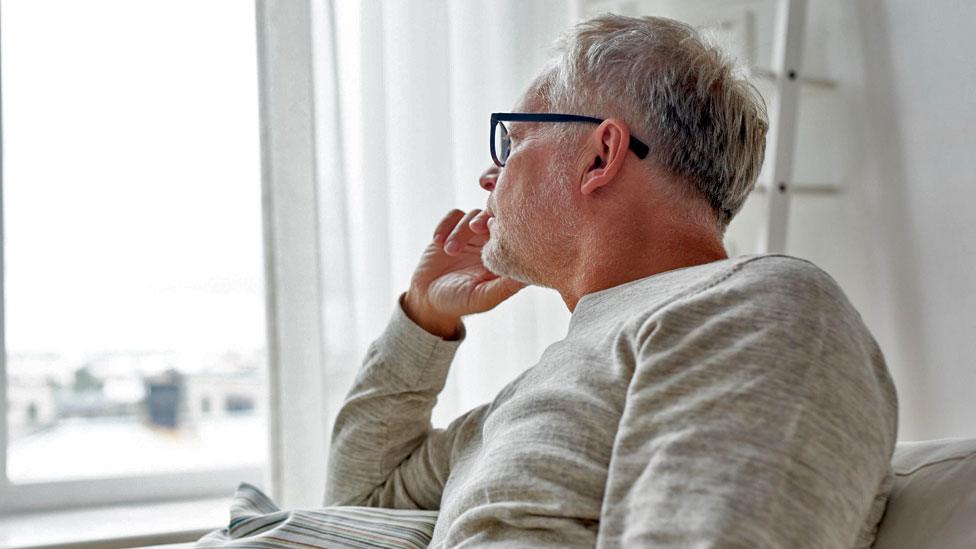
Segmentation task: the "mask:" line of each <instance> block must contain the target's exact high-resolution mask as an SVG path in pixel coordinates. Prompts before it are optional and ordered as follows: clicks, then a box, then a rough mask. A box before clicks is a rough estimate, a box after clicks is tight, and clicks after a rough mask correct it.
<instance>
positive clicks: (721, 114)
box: [535, 14, 769, 232]
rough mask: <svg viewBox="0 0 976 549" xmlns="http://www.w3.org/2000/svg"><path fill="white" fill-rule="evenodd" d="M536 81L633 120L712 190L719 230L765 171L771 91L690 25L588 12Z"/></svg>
mask: <svg viewBox="0 0 976 549" xmlns="http://www.w3.org/2000/svg"><path fill="white" fill-rule="evenodd" d="M535 85H536V88H537V90H538V92H539V94H540V97H541V99H542V100H543V102H544V103H545V104H546V106H547V107H548V108H549V109H551V110H552V111H556V112H568V113H576V114H587V115H592V116H599V117H602V118H609V117H612V116H616V117H621V118H623V119H624V120H626V121H627V122H628V124H630V125H631V131H632V133H633V134H634V136H635V137H637V138H639V139H641V140H642V141H644V142H645V143H647V144H648V145H649V146H650V148H651V151H650V154H649V158H650V159H651V161H652V162H653V163H654V164H655V165H656V166H657V167H658V168H661V169H662V170H663V171H664V173H666V174H668V175H670V176H671V177H673V178H675V179H679V180H683V181H687V182H688V183H689V184H690V189H697V191H698V192H697V193H696V192H693V191H692V192H691V193H690V194H691V195H692V196H696V198H701V197H704V198H705V199H706V201H707V202H708V204H709V205H710V206H711V210H712V212H714V215H715V220H717V222H718V223H717V226H718V229H719V232H724V231H725V228H726V227H727V226H728V223H729V221H731V220H732V218H733V217H734V216H735V215H736V214H737V213H738V212H739V210H740V209H741V208H742V205H743V203H744V202H745V200H746V197H747V196H748V195H749V192H750V191H752V189H753V187H754V186H755V183H756V179H757V178H758V177H759V170H760V168H761V167H762V162H763V154H764V152H765V148H766V130H767V128H768V127H769V123H768V120H767V117H766V106H765V103H764V101H763V99H762V96H761V95H760V94H759V92H758V90H756V88H755V86H753V85H752V84H751V83H750V82H749V81H748V79H747V78H746V77H745V75H744V74H742V73H741V71H740V69H739V68H738V67H737V66H736V65H735V62H734V61H733V60H732V59H731V58H730V57H729V56H728V55H727V54H726V53H725V52H724V51H723V50H722V49H721V48H720V47H719V46H717V45H715V44H713V43H710V42H709V41H708V40H706V38H704V37H703V36H702V34H700V33H699V32H698V31H697V30H696V29H695V28H694V27H692V26H690V25H687V24H685V23H681V22H679V21H675V20H672V19H666V18H662V17H639V18H635V17H624V16H620V15H614V14H605V15H601V16H598V17H595V18H593V19H589V20H587V21H583V22H582V23H579V24H577V25H576V26H575V27H572V28H571V29H569V30H568V31H566V32H565V33H564V34H563V35H562V36H560V38H559V39H558V40H557V41H556V43H555V45H554V48H553V58H552V59H551V60H550V63H549V64H548V65H547V67H546V68H545V69H543V71H542V73H540V75H539V77H538V78H537V80H536V83H535ZM554 126H562V128H564V129H560V130H557V131H561V132H565V133H564V136H565V135H566V134H569V133H570V132H578V131H580V130H579V129H578V128H579V126H577V125H575V124H556V125H554ZM568 127H575V128H576V129H570V128H568ZM685 196H688V194H686V195H685Z"/></svg>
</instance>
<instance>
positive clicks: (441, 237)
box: [434, 208, 464, 244]
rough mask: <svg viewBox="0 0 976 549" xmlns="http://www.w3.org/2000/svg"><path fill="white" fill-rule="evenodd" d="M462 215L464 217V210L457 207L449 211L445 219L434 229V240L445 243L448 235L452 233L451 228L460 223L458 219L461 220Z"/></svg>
mask: <svg viewBox="0 0 976 549" xmlns="http://www.w3.org/2000/svg"><path fill="white" fill-rule="evenodd" d="M462 217H464V212H463V211H461V210H459V209H457V208H455V209H453V210H451V211H449V212H447V215H446V216H444V219H442V220H441V222H440V223H438V224H437V228H436V229H434V242H436V243H438V244H443V243H444V241H445V240H446V239H447V235H449V234H450V233H451V229H453V228H454V227H455V226H456V225H457V224H458V221H460V220H461V218H462Z"/></svg>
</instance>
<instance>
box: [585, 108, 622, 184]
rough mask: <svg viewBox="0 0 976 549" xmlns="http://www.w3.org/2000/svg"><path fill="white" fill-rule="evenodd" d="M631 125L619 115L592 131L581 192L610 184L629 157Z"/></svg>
mask: <svg viewBox="0 0 976 549" xmlns="http://www.w3.org/2000/svg"><path fill="white" fill-rule="evenodd" d="M629 144H630V128H629V127H627V123H626V122H624V121H623V120H621V119H619V118H608V119H606V120H604V121H603V122H601V123H600V125H599V126H598V127H597V129H596V130H594V131H593V133H592V134H590V138H589V139H588V140H587V141H586V145H585V149H584V153H583V154H584V156H583V161H584V171H583V178H582V181H581V182H580V192H581V193H582V194H590V193H593V192H595V191H597V190H598V189H600V188H602V187H604V186H606V185H609V184H610V182H611V181H613V179H614V178H615V177H616V175H617V172H619V171H620V168H621V166H623V164H624V159H625V158H626V157H627V151H628V147H629Z"/></svg>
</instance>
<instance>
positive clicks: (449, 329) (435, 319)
mask: <svg viewBox="0 0 976 549" xmlns="http://www.w3.org/2000/svg"><path fill="white" fill-rule="evenodd" d="M400 306H401V308H402V309H403V313H404V314H405V315H407V318H409V319H410V320H411V321H413V323H414V324H416V325H417V326H420V327H421V328H423V329H424V331H426V332H427V333H430V334H433V335H436V336H438V337H440V338H442V339H457V334H458V324H459V323H460V321H461V318H460V317H453V316H450V315H444V314H443V313H439V312H437V311H436V310H434V309H433V308H432V307H430V306H429V305H428V304H426V303H424V302H423V301H421V300H419V299H416V298H415V297H414V295H413V294H411V293H410V292H409V291H408V292H406V293H405V294H404V295H403V296H402V297H401V298H400Z"/></svg>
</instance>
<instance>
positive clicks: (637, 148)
mask: <svg viewBox="0 0 976 549" xmlns="http://www.w3.org/2000/svg"><path fill="white" fill-rule="evenodd" d="M603 121H604V119H603V118H595V117H593V116H583V115H580V114H560V113H552V112H493V113H491V136H490V137H489V138H488V146H489V147H490V149H491V159H492V160H493V161H494V162H495V165H496V166H498V167H499V168H504V167H505V162H502V161H501V160H499V158H498V154H497V153H496V152H495V128H497V127H498V123H499V122H590V123H593V124H599V123H601V122H603ZM506 131H507V130H506ZM629 145H630V150H632V151H634V154H636V155H637V158H640V159H641V160H643V159H645V158H647V153H649V152H650V150H651V148H650V147H648V146H647V145H646V144H644V142H643V141H641V140H640V139H637V138H636V137H634V136H633V135H632V136H630V143H629ZM505 160H506V161H507V160H508V158H507V155H506V158H505Z"/></svg>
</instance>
